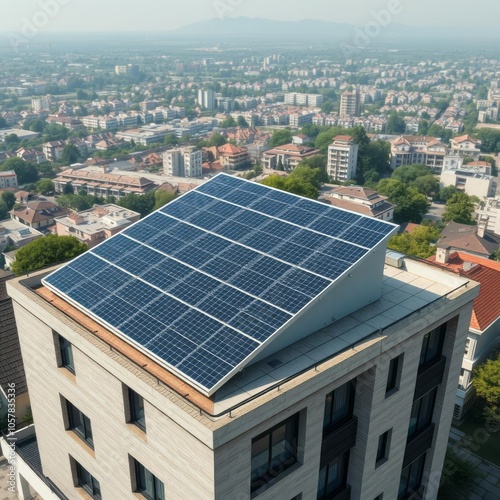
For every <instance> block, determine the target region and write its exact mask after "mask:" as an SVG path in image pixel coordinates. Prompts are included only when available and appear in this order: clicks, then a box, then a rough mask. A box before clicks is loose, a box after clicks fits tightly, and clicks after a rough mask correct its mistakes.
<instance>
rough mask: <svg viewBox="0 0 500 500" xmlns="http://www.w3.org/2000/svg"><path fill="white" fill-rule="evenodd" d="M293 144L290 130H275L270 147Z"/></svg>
mask: <svg viewBox="0 0 500 500" xmlns="http://www.w3.org/2000/svg"><path fill="white" fill-rule="evenodd" d="M291 142H292V132H291V131H290V130H288V129H282V130H275V131H274V132H273V135H272V136H271V139H270V140H269V146H270V147H272V148H275V147H277V146H283V144H290V143H291Z"/></svg>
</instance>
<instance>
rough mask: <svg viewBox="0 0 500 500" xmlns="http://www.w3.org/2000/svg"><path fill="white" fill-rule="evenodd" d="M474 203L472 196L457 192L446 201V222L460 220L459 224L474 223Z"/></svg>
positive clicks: (444, 216)
mask: <svg viewBox="0 0 500 500" xmlns="http://www.w3.org/2000/svg"><path fill="white" fill-rule="evenodd" d="M473 213H474V203H473V201H472V199H471V197H470V196H469V195H467V194H465V193H455V194H454V195H453V196H452V197H451V198H449V199H448V201H447V202H446V208H445V210H444V214H443V219H444V220H445V221H446V222H450V221H453V222H458V223H459V224H471V225H472V224H474V222H475V221H474V217H473V215H472V214H473Z"/></svg>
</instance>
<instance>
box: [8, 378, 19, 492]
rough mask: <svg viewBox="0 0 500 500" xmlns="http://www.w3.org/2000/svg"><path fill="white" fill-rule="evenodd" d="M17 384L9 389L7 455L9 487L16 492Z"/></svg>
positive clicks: (9, 386) (11, 385)
mask: <svg viewBox="0 0 500 500" xmlns="http://www.w3.org/2000/svg"><path fill="white" fill-rule="evenodd" d="M15 433H16V384H14V383H10V384H9V385H8V389H7V434H6V436H5V439H6V441H7V447H8V450H5V455H6V458H7V461H8V463H9V469H8V472H7V489H8V490H9V491H10V492H11V493H15V492H16V441H17V437H16V434H15Z"/></svg>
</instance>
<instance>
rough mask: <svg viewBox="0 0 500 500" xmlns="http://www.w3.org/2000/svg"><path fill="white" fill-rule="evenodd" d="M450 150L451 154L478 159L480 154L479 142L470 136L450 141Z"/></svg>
mask: <svg viewBox="0 0 500 500" xmlns="http://www.w3.org/2000/svg"><path fill="white" fill-rule="evenodd" d="M450 149H451V151H452V152H453V154H456V155H459V156H462V157H469V158H474V159H479V155H480V154H481V141H479V140H477V139H474V138H473V137H471V136H470V135H462V136H461V137H455V138H454V139H451V140H450Z"/></svg>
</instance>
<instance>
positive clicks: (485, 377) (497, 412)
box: [472, 354, 500, 422]
mask: <svg viewBox="0 0 500 500" xmlns="http://www.w3.org/2000/svg"><path fill="white" fill-rule="evenodd" d="M472 384H473V386H474V388H475V389H476V394H477V395H478V396H479V397H480V398H481V399H482V400H483V401H484V402H485V404H486V407H485V410H484V413H485V416H486V417H489V418H492V419H494V420H496V421H497V422H500V354H497V355H496V356H495V357H494V358H492V359H488V360H487V361H486V363H483V364H482V365H480V366H479V367H477V368H476V369H475V370H474V373H473V377H472Z"/></svg>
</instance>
